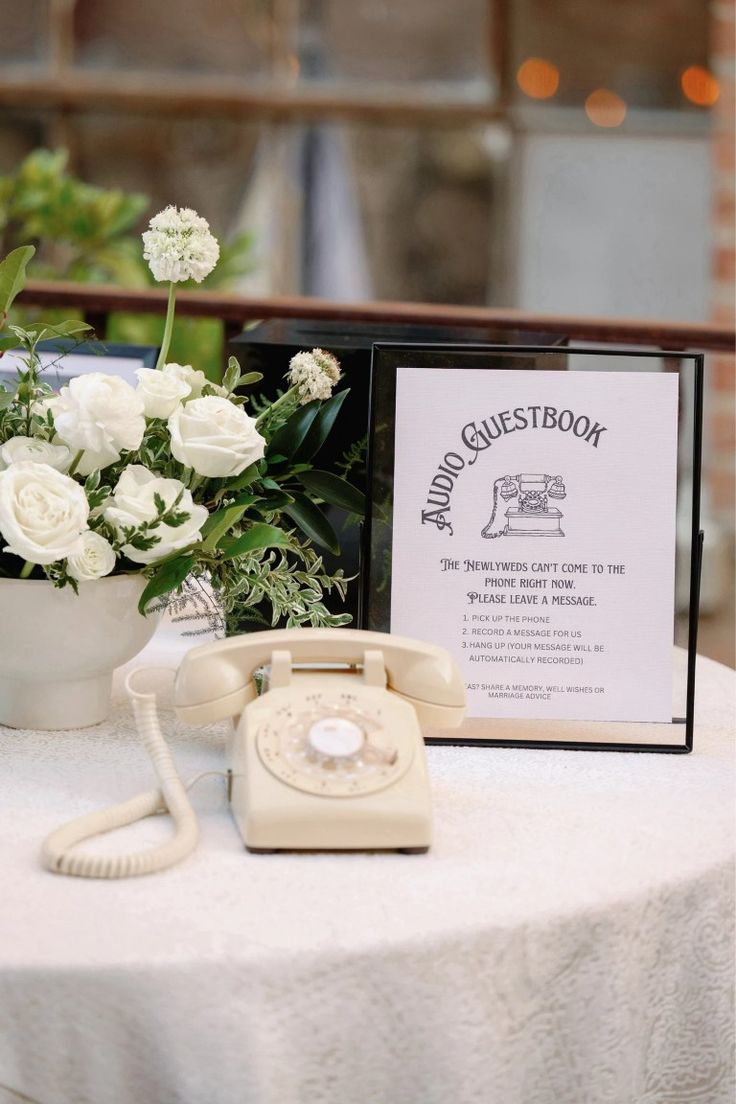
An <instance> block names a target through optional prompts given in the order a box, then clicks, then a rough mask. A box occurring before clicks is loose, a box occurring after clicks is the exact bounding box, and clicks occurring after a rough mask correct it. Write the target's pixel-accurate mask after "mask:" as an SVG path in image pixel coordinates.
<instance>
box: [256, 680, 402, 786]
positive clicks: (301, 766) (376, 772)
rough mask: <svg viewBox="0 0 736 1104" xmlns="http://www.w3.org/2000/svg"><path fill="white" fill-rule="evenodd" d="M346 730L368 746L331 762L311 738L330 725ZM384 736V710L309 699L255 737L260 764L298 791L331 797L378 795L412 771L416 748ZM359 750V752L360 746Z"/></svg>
mask: <svg viewBox="0 0 736 1104" xmlns="http://www.w3.org/2000/svg"><path fill="white" fill-rule="evenodd" d="M330 722H332V723H336V725H337V726H338V727H342V728H343V729H344V730H348V729H349V730H353V729H355V728H357V727H359V728H360V730H361V731H362V733H363V740H362V741H360V742H358V741H357V740H356V741H355V744H356V747H357V750H356V751H355V752H354V753H353V754H349V755H336V756H330V755H329V754H324V753H322V752H321V751H320V747H319V744H320V741H316V743H317V745H318V746H317V747H315V746H314V744H315V741H314V740H313V739H312V740H310V732H314V730H315V727H316V729H317V731H319V729H320V726H324V725H325V724H326V723H330ZM394 736H395V733H393V732H392V733H391V734H390V735H389V734H388V733H387V732H386V731H385V730H384V727H383V724H382V719H381V716H380V710H376V709H368V708H363V707H362V705H361V703H359V702H358V701H357V700H356V698H355V696H353V695H351V696H350V700H347V701H346V700H344V698H343V700H339V701H335V700H332V699H327V698H322V696H321V695H317V694H314V695H310V697H309V699H308V700H307V701H305V702H304V704H303V708H300V709H295V708H294V707H293V706H291V707H289V708H288V709H284V710H277V711H276V712H275V713H272V714H270V716H269V717H268V719H267V720H266V721H265V723H264V724H262V725H260V726H259V728H258V730H257V732H256V747H257V749H258V754H259V757H260V759H261V762H262V763H263V765H264V766H265V767H266V769H267V770H269V771H270V772H271V773H272V774H274V775H275V776H276V777H277V778H279V779H280V780H281V781H282V782H285V783H286V784H287V785H289V786H293V787H294V788H295V789H298V790H303V791H304V792H305V793H312V794H321V795H325V796H328V797H352V796H358V795H362V794H369V793H375V792H377V791H378V790H382V789H384V788H385V787H386V786H390V785H392V784H393V783H394V782H396V781H397V780H398V779H399V778H400V777H401V776H402V775H403V774H405V772H406V771H407V770H408V768H409V766H410V764H411V760H412V758H413V745H412V743H411V742H410V741H406V740H404V739H401V738H399V739H395V738H394ZM358 744H359V746H357V745H358Z"/></svg>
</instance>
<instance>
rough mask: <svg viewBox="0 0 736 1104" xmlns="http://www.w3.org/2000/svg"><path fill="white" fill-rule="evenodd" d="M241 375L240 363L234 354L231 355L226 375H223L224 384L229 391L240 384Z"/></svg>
mask: <svg viewBox="0 0 736 1104" xmlns="http://www.w3.org/2000/svg"><path fill="white" fill-rule="evenodd" d="M239 377H240V365H239V364H238V362H237V360H236V359H235V357H234V356H231V357H230V359H229V360H228V362H227V369H226V370H225V375H224V376H223V377H222V386H223V387H224V388H225V390H226V391H227V392H228V393H229V392H231V391H234V390H235V388H236V387H237V385H238V379H239Z"/></svg>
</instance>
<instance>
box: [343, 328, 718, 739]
mask: <svg viewBox="0 0 736 1104" xmlns="http://www.w3.org/2000/svg"><path fill="white" fill-rule="evenodd" d="M604 357H605V358H616V370H620V371H626V370H628V371H632V372H636V371H637V370H640V371H647V370H649V371H651V367H648V362H650V361H653V360H659V361H662V362H663V370H669V371H676V372H678V374H679V377H680V386H679V416H678V435H677V468H678V471H677V489H678V513H679V511H681V510H683V509H684V510H686V511H687V513H688V514H689V519H688V520H689V533H690V540H689V544H688V545H687V547H686V548H684V549H683V548H681V547H678V549H677V559H678V563H677V568H678V573H679V575H680V577H682V576H683V573H684V577H685V578H686V579H687V593H688V603H687V610H686V613H685V614H683V615H681V616H680V618H679V619H677V618H676V621H677V620H679V622H680V625H681V627H682V626H684V637H683V639H682V645H683V646H684V648H685V651H686V656H685V663H684V671H683V676H684V677H683V679H682V680H681V685H679V686H678V693H679V697H678V699H677V706H678V708H676V709H675V708H673V713H674V715H673V717H672V721H671V723H670V724H667V722H653V721H645V722H631V721H615V722H609V721H603V720H596V721H577V720H575V721H573V720H547V721H529V720H525V719H521V718H519V719H509V718H505V719H503V720H501V719H498V720H495V719H491V718H485V719H483V720H482V721H481V720H474V721H473V722H466V724H465V725H464V726H463V727H462V728H461V729H460V730H459V731H458V733H457V734H452V733H450V732H437V731H431V730H430V731H429V732H428V733H427V734H426V741H427V743H430V744H462V745H469V746H475V745H477V746H482V747H525V748H553V749H554V748H557V749H568V750H576V751H582V750H585V751H629V752H664V753H671V754H687V753H689V752H691V751H692V748H693V726H694V708H695V668H696V656H697V633H698V607H699V594H700V575H701V568H702V550H703V533H702V531H701V529H700V486H701V476H702V432H703V431H702V424H703V376H704V356H703V354H701V353H698V352H690V351H684V350H683V351H669V350H668V351H666V352H663V351H661V350H640V349H617V348H614V347H607V348H606V347H579V348H578V347H576V348H562V349H561V348H560V347H559V346H545V345H539V346H509V345H467V344H465V345H457V344H422V345H419V344H406V343H405V344H396V343H380V342H379V343H376V344H374V346H373V356H372V365H371V399H370V412H369V423H370V429H369V441H368V459H367V465H368V494H367V515H366V524H365V529H364V543H363V570H362V588H361V589H362V603H361V604H362V610H363V625H364V627H365V628H367V629H374V630H378V631H385V632H389V631H391V622H390V593H391V533H392V523H393V473H394V456H395V448H396V440H395V402H396V373H397V370H398V369H399V368H401V367H402V366H405V367H408V366H410V367H412V368H419V369H427V370H428V371H431V370H432V369H433V368H451V369H453V370H457V371H458V372H462V370H463V369H464V368H469V367H473V368H479V367H487V368H493V369H499V368H500V369H503V370H508V371H525V372H529V371H531V372H534V371H541V370H544V371H549V370H550V369H554V370H558V371H565V372H570V371H596V370H605V366H604V365H603V362H602V358H604ZM575 358H586V359H585V361H584V362H581V360H580V359H579V360H578V363H577V364H575V363H574V361H575ZM591 358H592V359H593V360H594V359H596V358H601V365H600V367H598V368H594V367H592V363H591ZM635 361H638V362H639V367H638V369H637V364H636V363H635ZM581 363H584V365H585V366H584V367H581V366H580V365H581ZM609 370H610V366H609ZM685 468H687V475H688V480H691V481H692V487H691V489H690V490H689V491H688V493H687V494H685V493H684V488H685V480H684V479H683V470H684V469H685ZM377 503H380V510H381V514H382V517H381V518H380V519H379V518H378V516H377V510H376V504H377ZM683 558H684V559H686V561H687V562H685V563H683V562H681V561H682V560H683ZM676 612H677V609H676ZM681 631H682V628H681ZM675 643H676V640H675V627H674V626H673V647H674V645H675ZM680 703H682V705H683V706H684V708H679V706H680ZM494 726H495V727H497V728H498V729H502V730H503V731H501V732H499V735H496V736H494V735H493V734H492V729H493V728H494ZM543 726H544V727H546V728H547V729H550V728H551V729H554V731H555V736H554V738H552V739H550V738H546V737H544V738H543V737H541V736H540V734H539V732H540V730H541V729H542V727H543ZM663 727H666V728H667V729H668V732H667V733H663V732H662V729H663ZM582 728H584V729H585V730H586V732H588V731H589V732H590V738H581V737H580V730H581V729H582ZM475 733H478V734H477V735H476V734H475ZM655 735H656V740H655V739H654V736H655ZM566 736H567V738H566ZM647 737H649V738H647ZM663 737H664V738H663Z"/></svg>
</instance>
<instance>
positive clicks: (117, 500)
mask: <svg viewBox="0 0 736 1104" xmlns="http://www.w3.org/2000/svg"><path fill="white" fill-rule="evenodd" d="M179 494H181V498H180V499H179V503H178V505H177V507H176V509H177V512H182V513H186V514H188V515H189V517H188V518H187V519H186V521H184V522H183V523H182V524H181V525H176V526H174V525H166V524H159V525H156V526H154V527H153V528H151V529H148V530H146V535H150V536H155V537H158V538H159V540H158V542H157V543H156V544H154V545H153V547H152V548H149V549H145V550H144V549H140V548H135V547H134V546H133V545H132V544H125V545H123V552H124V553H125V555H126V556H127V557H128V559H129V560H133V562H134V563H142V564H148V563H155V562H156V560H161V559H163V558H164V556H168V555H169V553H170V552H175V551H176V550H177V549H178V548H186V546H187V545H189V544H194V542H195V541H198V540H199V539H200V537H201V535H202V534H201V533H200V530H201V528H202V526H203V525H204V523H205V521H206V520H207V518H208V517H209V514H208V512H207V509H206V508H205V507H204V506H196V505H195V504H194V501H193V499H192V495H191V492H190V491H188V490H186V488H185V487H184V484H183V483H182V482H181V481H180V480H179V479H164V478H163V477H162V476H159V475H154V473H153V472H151V471H149V470H148V468H144V467H143V465H142V464H131V465H130V467H129V468H126V469H125V471H124V472H123V474H122V475H121V476H120V479H119V480H118V484H117V486H116V488H115V491H114V492H113V495H112V498H110V499H108V501H107V504H106V506H105V509H104V511H103V517H104V518H105V521H107V522H109V524H110V525H112V526H113V527H114V528H115V529H116V531H117V532H118V533H120V534H122V531H123V529H124V528H128V527H131V526H132V527H134V528H136V529H137V528H139V527H140V525H141V524H142V523H143V522H146V521H153V520H154V519H155V518H156V517H157V516H158V509H157V507H156V502H155V496H156V495H159V496H160V497H161V498H162V499H163V500H164V502H165V504H166V507H167V509H168V508H170V507H171V506H173V505H174V502H175V501H176V498H177V496H178V495H179Z"/></svg>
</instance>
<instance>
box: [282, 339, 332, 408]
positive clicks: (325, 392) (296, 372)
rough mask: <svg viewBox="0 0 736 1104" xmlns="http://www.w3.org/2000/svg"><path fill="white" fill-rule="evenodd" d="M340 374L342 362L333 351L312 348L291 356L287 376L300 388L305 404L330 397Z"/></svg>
mask: <svg viewBox="0 0 736 1104" xmlns="http://www.w3.org/2000/svg"><path fill="white" fill-rule="evenodd" d="M340 375H341V373H340V362H339V361H338V360H337V358H336V357H334V356H333V355H332V353H326V352H325V351H324V349H312V351H311V353H297V354H296V356H293V357H292V358H291V360H290V361H289V371H288V372H287V373H286V378H287V379H288V381H289V384H290V385H291V386H292V387H296V388H298V390H299V401H300V403H301V404H302V406H304V404H305V403H308V402H311V401H312V399H329V397H330V395H331V394H332V391H333V388H334V386H335V384H336V383H337V381H338V380H339V379H340Z"/></svg>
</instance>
